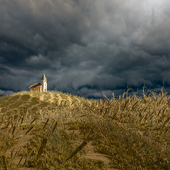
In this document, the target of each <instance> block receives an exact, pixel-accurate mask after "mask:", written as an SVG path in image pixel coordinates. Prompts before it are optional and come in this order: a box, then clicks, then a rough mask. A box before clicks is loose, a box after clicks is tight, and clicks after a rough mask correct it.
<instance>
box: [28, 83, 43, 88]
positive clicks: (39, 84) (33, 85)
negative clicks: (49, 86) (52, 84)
mask: <svg viewBox="0 0 170 170" xmlns="http://www.w3.org/2000/svg"><path fill="white" fill-rule="evenodd" d="M37 86H41V83H34V84H32V85H31V86H30V87H29V88H32V87H37Z"/></svg>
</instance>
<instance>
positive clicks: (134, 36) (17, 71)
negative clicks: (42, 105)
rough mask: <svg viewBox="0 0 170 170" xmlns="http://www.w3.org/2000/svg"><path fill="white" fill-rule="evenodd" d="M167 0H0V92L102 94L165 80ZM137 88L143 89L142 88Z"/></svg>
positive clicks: (168, 22)
mask: <svg viewBox="0 0 170 170" xmlns="http://www.w3.org/2000/svg"><path fill="white" fill-rule="evenodd" d="M169 5H170V4H169V2H168V1H167V0H162V1H161V2H160V1H158V0H146V1H134V0H128V1H125V0H124V1H123V0H65V1H63V0H39V1H36V0H13V1H10V0H1V1H0V25H1V27H0V89H1V90H2V91H1V92H0V93H1V94H4V93H5V92H4V91H7V90H9V91H14V92H16V91H20V90H24V89H25V90H28V87H29V86H30V85H31V84H32V83H35V82H40V78H41V76H42V73H43V71H46V72H45V73H46V76H47V80H48V89H49V90H59V91H67V92H74V91H77V92H78V93H83V94H84V95H88V96H93V97H101V96H102V94H105V95H108V96H109V95H110V96H111V95H112V92H113V91H114V92H115V95H118V94H122V93H123V92H124V89H127V85H129V86H132V87H139V88H141V86H143V84H145V85H148V86H155V88H158V87H160V85H161V83H165V84H166V86H167V87H168V84H170V82H169V74H170V70H169V68H170V67H169V66H170V61H169V58H170V55H169V54H170V48H169V47H170V38H169V34H170V33H169V30H170V20H169V19H168V18H169V17H170V12H169V11H170V10H169ZM139 91H140V90H139Z"/></svg>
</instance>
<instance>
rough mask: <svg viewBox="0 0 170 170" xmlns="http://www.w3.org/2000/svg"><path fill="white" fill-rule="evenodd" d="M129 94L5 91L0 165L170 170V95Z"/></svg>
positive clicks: (7, 169) (17, 169)
mask: <svg viewBox="0 0 170 170" xmlns="http://www.w3.org/2000/svg"><path fill="white" fill-rule="evenodd" d="M128 90H129V89H128ZM125 94H128V91H127V92H126V93H124V94H123V96H119V99H115V97H114V93H113V94H112V95H113V97H112V98H110V99H108V98H107V97H106V96H104V97H105V100H104V101H103V100H94V99H90V100H89V99H87V98H84V97H78V96H76V95H71V94H68V93H67V94H66V93H61V92H54V91H48V92H43V93H40V92H28V91H21V92H18V93H15V94H13V95H10V96H3V97H0V169H3V170H11V169H12V170H76V169H77V170H81V169H82V170H86V169H87V170H98V169H101V170H152V169H153V170H155V169H158V170H170V123H169V122H170V99H169V98H168V97H167V96H166V93H164V92H163V91H162V90H161V93H160V94H159V95H156V93H154V92H151V95H150V96H148V97H147V96H146V94H145V93H144V90H143V98H140V97H137V96H136V94H134V95H133V96H127V97H126V98H124V96H125Z"/></svg>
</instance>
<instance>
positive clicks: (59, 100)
mask: <svg viewBox="0 0 170 170" xmlns="http://www.w3.org/2000/svg"><path fill="white" fill-rule="evenodd" d="M57 96H58V105H60V104H61V101H62V100H63V99H62V97H61V95H60V94H59V93H57Z"/></svg>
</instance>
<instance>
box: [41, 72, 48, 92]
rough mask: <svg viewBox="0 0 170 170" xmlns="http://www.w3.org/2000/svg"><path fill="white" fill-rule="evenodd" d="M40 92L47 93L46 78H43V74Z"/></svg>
mask: <svg viewBox="0 0 170 170" xmlns="http://www.w3.org/2000/svg"><path fill="white" fill-rule="evenodd" d="M41 84H42V92H47V78H46V77H45V72H44V74H43V76H42V78H41Z"/></svg>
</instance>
